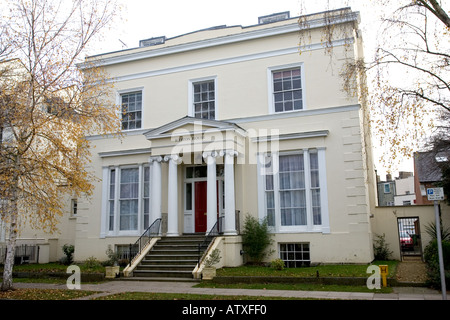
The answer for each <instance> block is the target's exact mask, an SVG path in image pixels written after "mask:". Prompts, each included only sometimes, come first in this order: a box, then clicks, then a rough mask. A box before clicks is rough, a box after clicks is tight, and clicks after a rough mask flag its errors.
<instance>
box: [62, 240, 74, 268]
mask: <svg viewBox="0 0 450 320" xmlns="http://www.w3.org/2000/svg"><path fill="white" fill-rule="evenodd" d="M62 250H63V252H64V254H65V255H66V256H65V257H64V258H62V259H61V262H62V263H63V264H65V265H70V264H72V263H73V253H74V252H75V247H74V246H73V245H71V244H65V245H63V247H62Z"/></svg>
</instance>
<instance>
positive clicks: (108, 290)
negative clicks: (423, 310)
mask: <svg viewBox="0 0 450 320" xmlns="http://www.w3.org/2000/svg"><path fill="white" fill-rule="evenodd" d="M196 284H197V283H196V282H164V281H131V280H130V281H123V280H112V281H108V282H103V283H99V284H82V285H81V289H80V290H89V291H98V292H100V293H96V294H93V295H90V296H87V297H83V298H80V299H79V300H91V299H94V298H97V297H101V296H106V295H110V294H115V293H120V292H155V293H191V294H207V295H227V296H239V295H242V296H258V297H286V298H310V299H333V300H334V299H338V300H442V294H441V293H440V292H438V291H436V290H432V289H429V288H423V287H394V288H393V293H376V291H374V292H370V293H362V292H333V291H295V290H263V289H223V288H194V286H195V285H196ZM14 287H15V288H16V289H20V288H41V289H67V286H66V285H65V284H48V283H14ZM375 290H376V289H375ZM447 300H450V295H449V294H447Z"/></svg>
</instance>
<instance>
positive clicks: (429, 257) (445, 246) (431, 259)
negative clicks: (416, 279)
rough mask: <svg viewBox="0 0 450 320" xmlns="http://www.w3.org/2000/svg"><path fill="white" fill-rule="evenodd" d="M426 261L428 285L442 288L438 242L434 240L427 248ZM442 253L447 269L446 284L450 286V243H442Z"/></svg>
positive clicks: (425, 251) (425, 252)
mask: <svg viewBox="0 0 450 320" xmlns="http://www.w3.org/2000/svg"><path fill="white" fill-rule="evenodd" d="M423 253H424V255H423V257H424V260H425V263H426V264H427V275H428V284H429V285H430V286H432V287H436V288H440V287H441V275H440V268H439V253H438V248H437V240H432V241H430V243H429V244H428V245H427V246H426V247H425V250H424V252H423ZM442 253H443V258H444V259H443V260H444V269H445V272H444V274H445V283H446V286H447V287H448V286H449V285H450V241H442Z"/></svg>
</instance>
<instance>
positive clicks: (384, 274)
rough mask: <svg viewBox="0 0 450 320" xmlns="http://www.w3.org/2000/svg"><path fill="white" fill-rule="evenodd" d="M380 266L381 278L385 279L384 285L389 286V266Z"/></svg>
mask: <svg viewBox="0 0 450 320" xmlns="http://www.w3.org/2000/svg"><path fill="white" fill-rule="evenodd" d="M379 267H380V274H381V279H382V280H383V287H387V275H388V266H387V265H380V266H379Z"/></svg>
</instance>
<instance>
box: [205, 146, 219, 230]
mask: <svg viewBox="0 0 450 320" xmlns="http://www.w3.org/2000/svg"><path fill="white" fill-rule="evenodd" d="M216 156H217V152H216V151H211V152H203V158H205V159H206V164H207V165H208V169H207V191H206V193H207V202H206V210H207V217H206V232H207V233H208V232H209V231H210V230H211V228H212V227H213V226H214V224H215V223H216V222H217V187H216V180H217V179H216Z"/></svg>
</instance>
